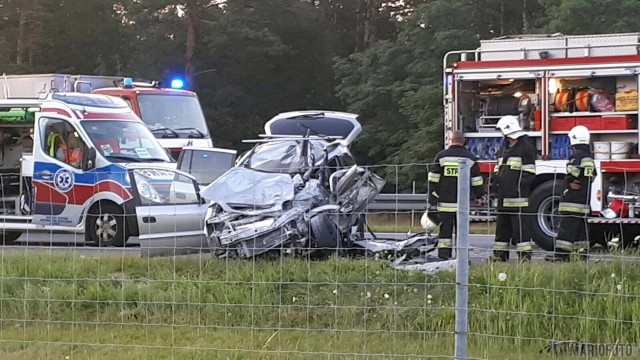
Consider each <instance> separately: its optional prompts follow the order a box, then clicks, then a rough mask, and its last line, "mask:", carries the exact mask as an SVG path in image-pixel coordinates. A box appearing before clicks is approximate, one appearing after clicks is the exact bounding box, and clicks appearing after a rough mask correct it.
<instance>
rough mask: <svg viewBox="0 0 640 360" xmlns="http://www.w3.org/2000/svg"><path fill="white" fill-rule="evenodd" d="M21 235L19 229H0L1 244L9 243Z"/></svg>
mask: <svg viewBox="0 0 640 360" xmlns="http://www.w3.org/2000/svg"><path fill="white" fill-rule="evenodd" d="M20 235H22V233H21V232H19V231H2V245H11V244H13V243H14V242H15V241H16V240H18V238H19V237H20Z"/></svg>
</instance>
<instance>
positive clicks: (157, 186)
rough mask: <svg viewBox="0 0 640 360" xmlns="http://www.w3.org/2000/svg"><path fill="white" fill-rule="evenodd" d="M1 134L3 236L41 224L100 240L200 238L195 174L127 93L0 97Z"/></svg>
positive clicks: (157, 243)
mask: <svg viewBox="0 0 640 360" xmlns="http://www.w3.org/2000/svg"><path fill="white" fill-rule="evenodd" d="M0 135H1V136H0V141H1V144H0V145H1V146H0V147H1V150H2V163H1V164H0V171H1V172H0V176H1V180H2V182H1V185H2V188H1V191H2V193H1V199H2V201H1V202H0V211H1V213H0V229H1V234H2V238H1V239H2V242H3V243H4V244H10V243H12V242H14V241H15V240H17V239H18V238H19V237H20V236H21V234H23V233H26V232H36V231H45V232H54V231H55V232H58V231H62V232H69V233H84V234H85V239H86V240H87V241H91V242H94V243H96V244H98V245H100V246H123V245H124V244H125V243H126V241H127V239H128V238H129V237H130V236H138V237H139V239H140V243H141V245H144V244H147V245H149V244H152V246H154V247H162V246H166V247H168V248H175V247H176V245H179V246H189V244H193V245H194V246H199V245H200V244H201V241H203V237H202V234H203V230H202V229H203V223H204V222H203V219H204V215H205V213H206V205H203V201H202V200H201V199H200V196H199V188H198V183H197V182H196V180H195V178H194V177H192V176H191V175H189V174H187V173H184V172H181V171H178V170H176V169H175V167H176V163H175V162H173V161H172V160H171V158H170V156H169V154H168V153H167V151H166V150H164V149H163V148H162V147H161V146H160V144H159V143H158V141H157V140H156V138H155V137H154V135H153V134H152V133H151V132H150V131H149V129H148V128H147V127H146V126H145V124H144V123H143V122H142V121H141V120H140V118H139V117H137V116H136V115H135V114H134V113H133V112H132V111H131V109H130V108H129V107H128V106H127V104H126V103H125V102H124V101H123V100H122V99H119V98H116V97H111V96H105V95H95V94H79V93H51V94H48V95H46V96H45V97H44V98H42V99H37V100H0Z"/></svg>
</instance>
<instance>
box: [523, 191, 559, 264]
mask: <svg viewBox="0 0 640 360" xmlns="http://www.w3.org/2000/svg"><path fill="white" fill-rule="evenodd" d="M563 187H564V184H563V182H562V181H558V180H555V181H554V180H549V181H547V182H544V183H542V184H540V185H538V187H536V188H535V189H534V190H533V192H532V193H531V195H530V196H529V206H530V208H531V211H532V212H533V213H534V214H535V216H534V219H535V220H534V224H533V241H535V243H536V244H537V245H538V246H539V247H540V248H542V249H543V250H546V251H553V249H554V238H555V236H556V234H557V227H558V221H559V220H560V218H559V217H558V216H557V215H558V203H559V202H560V197H561V196H562V190H563Z"/></svg>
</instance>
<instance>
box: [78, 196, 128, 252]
mask: <svg viewBox="0 0 640 360" xmlns="http://www.w3.org/2000/svg"><path fill="white" fill-rule="evenodd" d="M88 217H89V220H88V223H87V231H88V233H89V238H90V240H91V241H93V242H94V243H95V244H96V245H98V246H101V247H109V246H124V243H125V241H126V240H127V238H128V237H129V233H128V230H127V228H126V227H125V222H124V212H123V211H122V209H121V208H120V207H118V206H117V205H115V204H105V203H102V204H97V205H96V206H94V207H93V208H92V209H91V211H90V212H89V216H88Z"/></svg>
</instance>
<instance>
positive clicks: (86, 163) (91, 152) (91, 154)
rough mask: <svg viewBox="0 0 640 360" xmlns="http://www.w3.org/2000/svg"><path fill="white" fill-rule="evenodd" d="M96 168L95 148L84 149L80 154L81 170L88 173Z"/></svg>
mask: <svg viewBox="0 0 640 360" xmlns="http://www.w3.org/2000/svg"><path fill="white" fill-rule="evenodd" d="M95 166H96V148H93V147H90V148H87V149H85V151H83V154H82V170H83V171H88V170H91V169H93V168H94V167H95Z"/></svg>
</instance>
